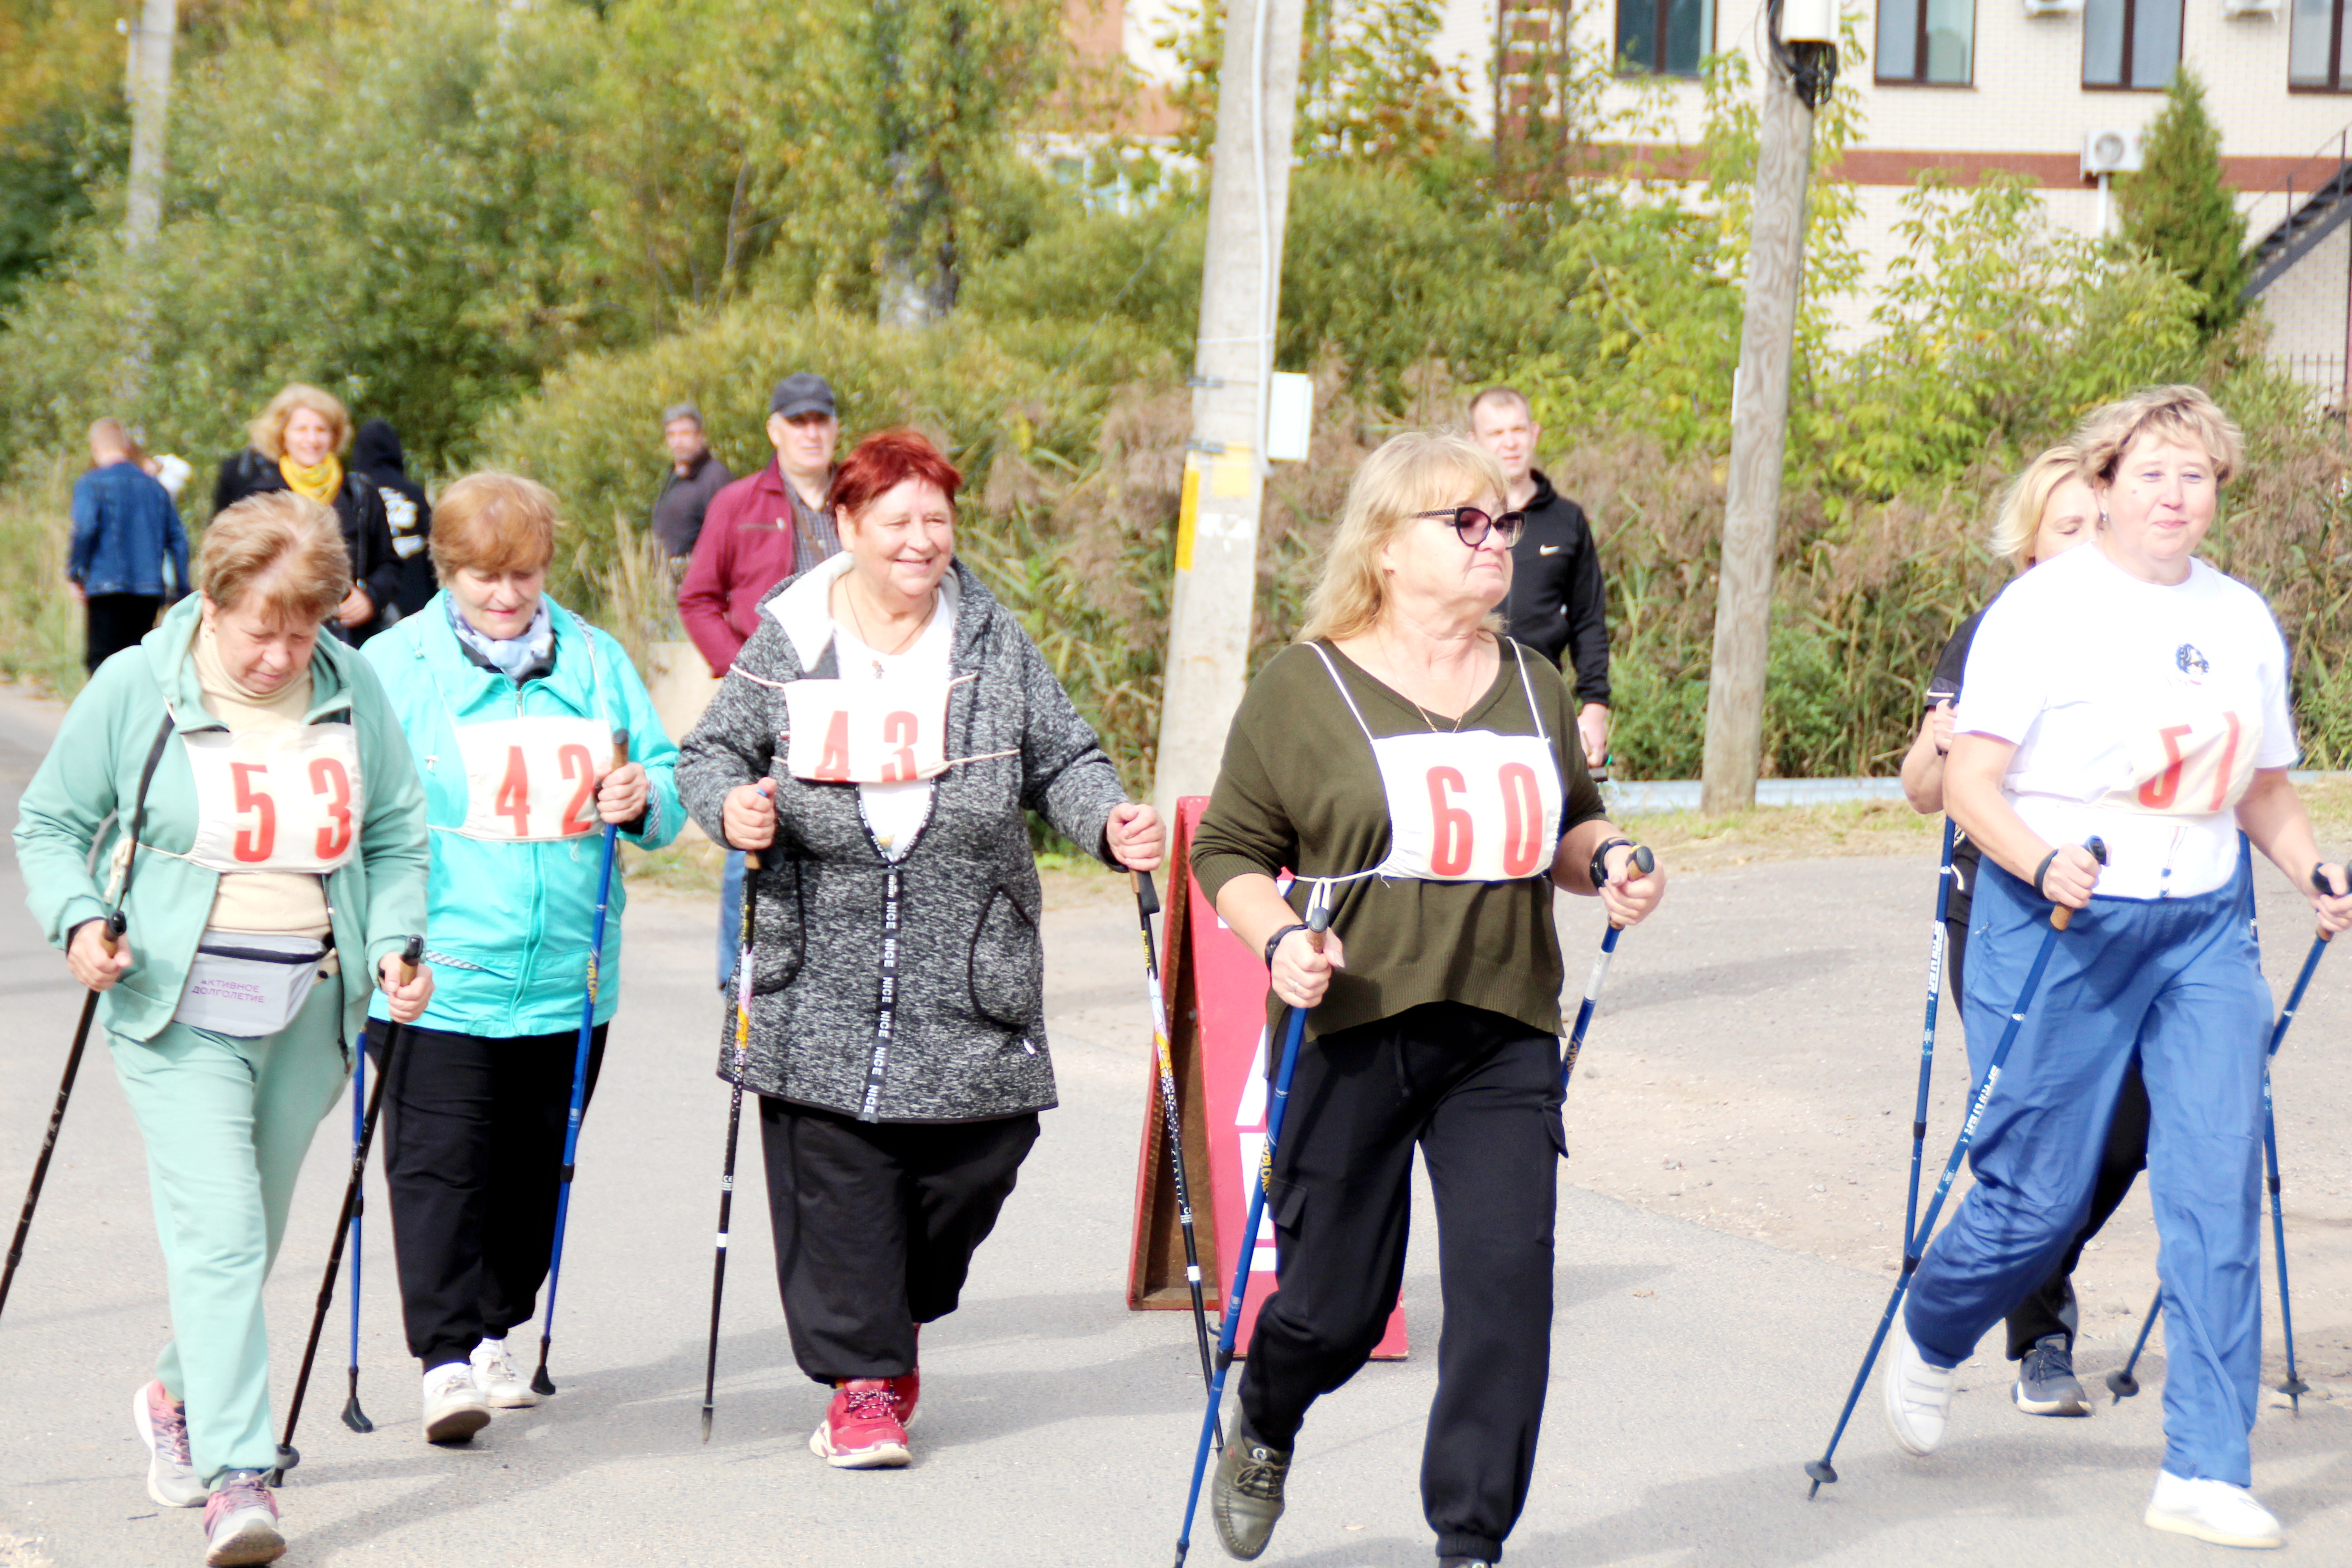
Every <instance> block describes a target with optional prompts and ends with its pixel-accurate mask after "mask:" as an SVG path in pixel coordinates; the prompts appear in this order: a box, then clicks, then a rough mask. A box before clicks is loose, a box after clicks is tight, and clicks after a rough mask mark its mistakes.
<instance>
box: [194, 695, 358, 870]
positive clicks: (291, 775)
mask: <svg viewBox="0 0 2352 1568" xmlns="http://www.w3.org/2000/svg"><path fill="white" fill-rule="evenodd" d="M180 742H181V744H182V746H183V747H184V748H185V750H186V752H187V757H188V770H189V772H190V773H192V774H193V775H194V779H195V786H196V836H195V842H194V844H193V845H192V846H190V847H189V851H188V858H190V859H191V860H194V862H195V863H196V864H197V865H199V866H204V867H206V868H210V869H212V870H215V871H222V872H235V871H283V872H293V873H304V874H315V873H320V872H325V871H331V870H333V869H335V868H337V867H338V866H341V865H342V864H343V862H345V861H346V860H349V859H350V858H352V853H353V852H354V850H355V848H356V846H357V844H358V839H359V826H358V825H359V822H360V819H361V817H362V815H363V802H362V795H361V779H360V754H359V746H358V744H357V743H356V742H354V741H353V740H352V729H351V726H350V725H348V724H310V725H305V726H303V727H302V728H301V729H300V730H299V731H273V732H269V733H263V732H260V731H251V730H248V731H246V732H245V733H243V734H241V735H232V734H230V733H229V732H228V731H226V730H198V731H194V732H193V733H189V732H183V733H182V734H181V736H180Z"/></svg>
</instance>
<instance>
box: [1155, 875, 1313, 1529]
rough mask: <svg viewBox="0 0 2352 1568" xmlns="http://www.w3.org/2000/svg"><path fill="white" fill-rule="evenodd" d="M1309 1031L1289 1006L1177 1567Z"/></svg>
mask: <svg viewBox="0 0 2352 1568" xmlns="http://www.w3.org/2000/svg"><path fill="white" fill-rule="evenodd" d="M1328 896H1329V889H1328V888H1326V887H1324V886H1323V885H1321V884H1318V885H1317V887H1316V889H1315V890H1314V892H1313V893H1311V894H1309V895H1308V897H1307V941H1309V942H1313V943H1314V944H1315V950H1316V951H1317V952H1321V951H1322V950H1323V933H1324V931H1327V930H1328V929H1329V928H1330V925H1331V910H1330V906H1329V905H1328V903H1327V902H1326V901H1325V900H1327V899H1328ZM1306 1034H1307V1009H1305V1008H1303V1007H1293V1008H1292V1009H1291V1010H1290V1016H1289V1017H1288V1018H1287V1019H1286V1020H1285V1022H1284V1025H1283V1033H1282V1063H1281V1066H1280V1067H1279V1068H1276V1071H1275V1075H1274V1097H1273V1099H1272V1100H1271V1101H1270V1102H1269V1103H1268V1104H1267V1106H1266V1111H1265V1152H1263V1153H1262V1154H1260V1155H1259V1156H1258V1163H1257V1180H1256V1181H1255V1183H1254V1184H1252V1185H1251V1188H1250V1205H1249V1219H1248V1221H1247V1223H1245V1224H1244V1226H1242V1234H1241V1242H1240V1245H1239V1247H1236V1248H1235V1250H1236V1251H1238V1252H1239V1253H1240V1254H1241V1258H1240V1261H1239V1262H1237V1263H1235V1264H1234V1288H1233V1289H1231V1290H1229V1291H1227V1292H1226V1293H1225V1311H1224V1319H1223V1321H1222V1322H1220V1323H1219V1324H1218V1325H1217V1370H1216V1373H1215V1375H1214V1376H1213V1377H1212V1378H1211V1379H1210V1381H1209V1406H1208V1409H1207V1410H1206V1411H1205V1412H1203V1413H1202V1416H1201V1446H1200V1449H1199V1451H1198V1452H1196V1453H1195V1454H1194V1455H1193V1456H1192V1489H1191V1490H1190V1491H1188V1492H1186V1493H1185V1494H1184V1527H1183V1529H1182V1530H1181V1531H1178V1532H1177V1536H1176V1568H1184V1554H1185V1553H1186V1552H1190V1551H1191V1550H1192V1515H1193V1513H1194V1511H1195V1510H1198V1509H1199V1507H1200V1505H1201V1479H1202V1476H1204V1475H1205V1474H1206V1473H1207V1472H1208V1468H1209V1445H1210V1444H1211V1443H1212V1442H1213V1441H1214V1440H1215V1438H1216V1435H1217V1415H1218V1410H1219V1407H1220V1406H1222V1405H1223V1403H1224V1396H1225V1373H1226V1372H1227V1371H1229V1370H1230V1369H1231V1368H1232V1366H1233V1364H1234V1335H1235V1334H1237V1333H1238V1332H1239V1331H1240V1330H1241V1322H1242V1299H1243V1297H1244V1295H1245V1294H1246V1293H1247V1292H1248V1290H1249V1280H1250V1265H1251V1264H1252V1263H1253V1262H1254V1261H1255V1259H1256V1258H1257V1227H1258V1226H1259V1224H1260V1223H1261V1221H1263V1219H1264V1218H1265V1184H1266V1181H1267V1179H1268V1178H1269V1177H1271V1176H1272V1175H1273V1174H1274V1150H1275V1145H1276V1142H1279V1141H1280V1139H1281V1137H1282V1120H1283V1116H1284V1114H1285V1113H1286V1111H1287V1110H1289V1108H1290V1075H1291V1074H1292V1072H1293V1071H1295V1070H1296V1069H1297V1066H1298V1045H1299V1041H1300V1040H1302V1039H1304V1038H1305V1037H1306Z"/></svg>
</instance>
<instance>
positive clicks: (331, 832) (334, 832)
mask: <svg viewBox="0 0 2352 1568" xmlns="http://www.w3.org/2000/svg"><path fill="white" fill-rule="evenodd" d="M310 789H311V792H312V793H313V794H316V795H325V796H326V797H327V826H324V827H321V828H320V829H319V858H320V859H321V860H332V859H334V858H337V857H339V856H341V854H342V852H343V851H344V850H346V849H349V848H350V847H352V775H351V774H350V773H347V772H345V771H344V768H343V764H342V763H341V761H339V760H338V759H336V758H334V757H320V758H318V759H317V760H316V761H314V762H312V763H311V764H310Z"/></svg>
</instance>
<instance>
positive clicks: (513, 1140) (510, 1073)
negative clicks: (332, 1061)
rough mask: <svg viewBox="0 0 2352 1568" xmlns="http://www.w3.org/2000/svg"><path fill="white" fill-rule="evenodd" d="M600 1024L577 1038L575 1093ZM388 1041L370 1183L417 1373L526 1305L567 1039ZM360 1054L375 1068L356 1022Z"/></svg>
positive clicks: (559, 1119)
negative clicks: (582, 1058)
mask: <svg viewBox="0 0 2352 1568" xmlns="http://www.w3.org/2000/svg"><path fill="white" fill-rule="evenodd" d="M604 1029H605V1026H604V1025H602V1024H599V1025H598V1026H596V1028H595V1030H594V1031H593V1033H592V1034H591V1035H590V1037H589V1048H588V1087H587V1094H588V1096H589V1097H593V1095H594V1094H595V1092H596V1075H597V1073H598V1072H599V1071H600V1070H601V1069H602V1068H603V1067H604ZM399 1047H400V1048H399V1049H398V1051H397V1052H395V1053H394V1060H393V1066H392V1079H391V1081H390V1082H389V1083H388V1084H387V1085H386V1086H385V1092H384V1110H383V1138H384V1149H383V1166H384V1180H385V1184H386V1185H387V1186H388V1187H389V1188H390V1190H391V1194H392V1240H393V1250H394V1254H395V1256H396V1257H397V1258H398V1259H399V1263H400V1304H401V1311H402V1315H403V1316H404V1319H405V1320H406V1322H407V1326H408V1349H409V1353H410V1354H412V1355H414V1356H415V1357H416V1358H417V1360H419V1361H421V1362H423V1363H425V1370H426V1371H428V1372H430V1371H431V1370H432V1369H433V1368H435V1367H436V1366H440V1365H443V1364H445V1363H448V1362H453V1361H464V1360H465V1359H466V1358H467V1356H468V1355H470V1354H472V1353H473V1349H474V1346H475V1344H476V1343H477V1342H479V1341H481V1340H484V1339H493V1340H499V1339H504V1338H506V1335H507V1331H508V1330H509V1329H511V1328H513V1327H514V1326H515V1325H516V1324H517V1323H527V1322H529V1321H530V1319H531V1315H532V1314H533V1313H534V1312H535V1311H537V1310H538V1305H539V1287H540V1282H541V1280H544V1279H546V1278H547V1265H548V1258H549V1254H550V1253H551V1251H552V1249H553V1247H554V1244H555V1199H556V1189H557V1187H558V1186H560V1185H561V1184H562V1165H563V1128H564V1123H565V1122H566V1121H569V1120H570V1119H571V1110H572V1068H573V1066H574V1065H575V1063H576V1062H577V1059H578V1053H579V1048H580V1032H579V1031H578V1030H577V1029H566V1030H564V1031H563V1032H562V1033H561V1034H553V1035H523V1036H520V1037H512V1038H508V1039H490V1038H486V1037H482V1036H479V1035H460V1034H455V1033H451V1032H448V1031H445V1030H441V1029H403V1030H402V1031H400V1035H399ZM368 1054H369V1056H371V1057H373V1058H374V1059H375V1065H376V1067H377V1069H378V1070H379V1071H380V1070H382V1068H383V1024H382V1023H380V1022H371V1023H370V1024H369V1025H368ZM585 1103H586V1102H585V1100H583V1110H584V1109H585Z"/></svg>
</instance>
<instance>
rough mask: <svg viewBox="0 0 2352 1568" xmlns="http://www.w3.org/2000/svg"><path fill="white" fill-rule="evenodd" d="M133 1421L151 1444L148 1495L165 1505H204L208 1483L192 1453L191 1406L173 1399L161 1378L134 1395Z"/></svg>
mask: <svg viewBox="0 0 2352 1568" xmlns="http://www.w3.org/2000/svg"><path fill="white" fill-rule="evenodd" d="M131 1425H132V1426H136V1427H138V1428H139V1440H140V1441H141V1442H142V1443H144V1444H146V1445H147V1495H148V1496H149V1497H151V1498H153V1499H154V1500H156V1501H157V1502H159V1503H162V1504H163V1506H164V1507H165V1508H201V1507H202V1506H203V1505H204V1500H205V1483H204V1482H202V1481H200V1480H198V1479H196V1466H195V1461H194V1459H192V1458H189V1457H188V1407H187V1406H186V1405H174V1404H173V1403H172V1399H171V1396H170V1395H169V1394H165V1393H164V1392H163V1380H162V1379H161V1378H157V1379H155V1380H154V1381H152V1382H150V1383H149V1384H146V1386H144V1387H142V1388H141V1389H139V1390H137V1391H136V1392H135V1393H133V1394H131Z"/></svg>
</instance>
